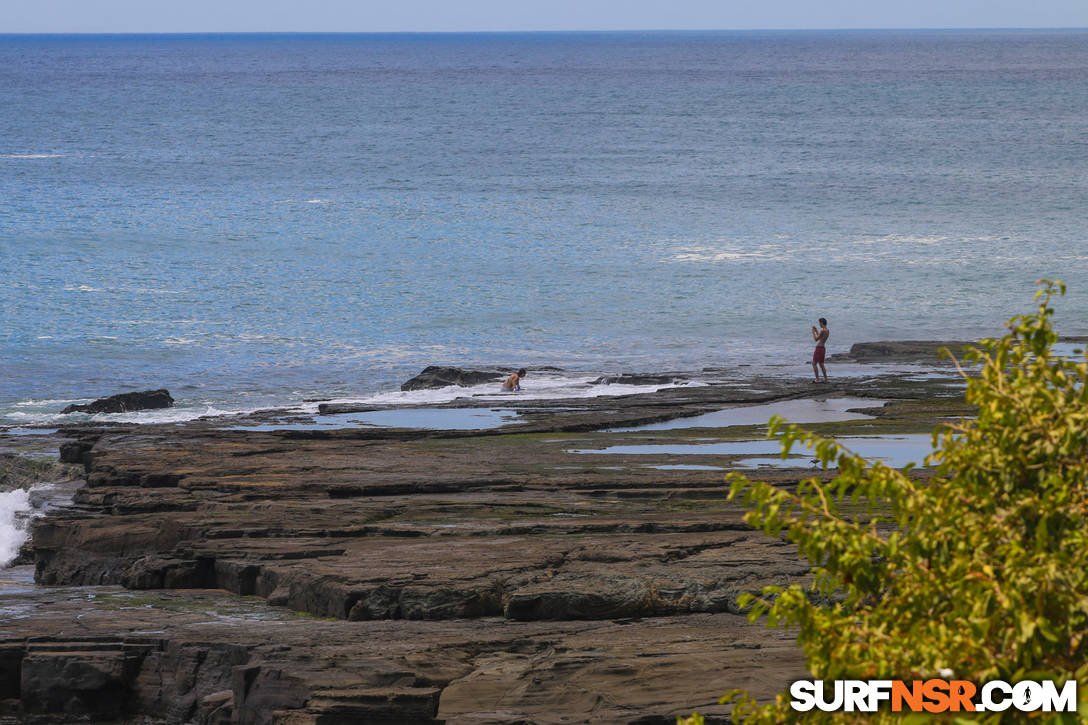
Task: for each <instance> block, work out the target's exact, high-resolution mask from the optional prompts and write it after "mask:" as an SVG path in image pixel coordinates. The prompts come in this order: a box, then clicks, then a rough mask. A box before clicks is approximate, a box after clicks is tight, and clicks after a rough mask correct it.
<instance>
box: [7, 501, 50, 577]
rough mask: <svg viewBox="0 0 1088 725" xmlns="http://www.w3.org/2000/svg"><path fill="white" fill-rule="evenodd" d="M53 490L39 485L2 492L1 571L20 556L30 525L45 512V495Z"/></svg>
mask: <svg viewBox="0 0 1088 725" xmlns="http://www.w3.org/2000/svg"><path fill="white" fill-rule="evenodd" d="M51 489H52V486H51V485H50V484H39V485H37V486H31V487H30V488H29V489H22V488H17V489H15V490H14V491H3V492H0V569H4V568H6V567H8V566H10V565H11V562H12V561H14V560H15V557H16V556H18V555H19V548H20V547H21V546H22V545H23V542H24V541H26V537H27V536H29V535H30V523H31V522H32V521H33V520H34V519H36V518H38V517H39V516H41V515H42V513H43V512H44V510H45V500H44V496H43V494H44V493H46V492H48V491H49V490H51Z"/></svg>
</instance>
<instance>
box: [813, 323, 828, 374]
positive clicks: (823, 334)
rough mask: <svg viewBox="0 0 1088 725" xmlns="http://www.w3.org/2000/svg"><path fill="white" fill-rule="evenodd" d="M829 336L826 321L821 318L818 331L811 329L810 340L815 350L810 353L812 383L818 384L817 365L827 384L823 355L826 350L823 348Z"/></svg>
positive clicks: (814, 327) (814, 328)
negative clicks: (813, 342) (812, 341)
mask: <svg viewBox="0 0 1088 725" xmlns="http://www.w3.org/2000/svg"><path fill="white" fill-rule="evenodd" d="M830 336H831V330H829V329H827V320H826V319H825V318H823V317H821V318H820V329H819V330H817V329H816V326H815V325H814V326H813V327H812V339H813V340H814V341H815V342H816V349H815V350H813V351H812V374H813V376H815V378H816V380H815V381H813V382H817V383H818V382H820V373H819V371H817V369H816V366H817V365H819V366H820V370H822V371H823V373H824V382H825V383H826V382H827V368H826V367H824V354H825V353H826V352H827V349H826V348H825V347H824V346H825V345H826V344H827V338H828V337H830Z"/></svg>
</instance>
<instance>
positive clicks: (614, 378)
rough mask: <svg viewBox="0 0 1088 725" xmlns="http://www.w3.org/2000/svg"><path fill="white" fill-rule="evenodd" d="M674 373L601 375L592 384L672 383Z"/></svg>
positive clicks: (674, 380) (673, 381)
mask: <svg viewBox="0 0 1088 725" xmlns="http://www.w3.org/2000/svg"><path fill="white" fill-rule="evenodd" d="M675 382H676V376H675V375H639V374H637V373H622V374H620V375H602V376H601V377H599V378H597V379H596V380H594V381H593V383H592V384H593V385H672V384H673V383H675Z"/></svg>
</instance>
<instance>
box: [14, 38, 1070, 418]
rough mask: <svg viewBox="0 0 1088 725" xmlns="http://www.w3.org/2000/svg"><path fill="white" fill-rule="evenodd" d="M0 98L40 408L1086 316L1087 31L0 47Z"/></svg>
mask: <svg viewBox="0 0 1088 725" xmlns="http://www.w3.org/2000/svg"><path fill="white" fill-rule="evenodd" d="M0 97H2V98H3V102H2V103H0V129H2V132H0V200H2V201H0V258H2V260H3V264H2V265H0V309H2V310H3V321H4V322H3V325H2V326H0V370H2V371H3V373H2V375H0V420H2V421H7V422H10V423H26V422H33V421H34V420H38V419H42V420H45V419H46V417H44V413H46V412H52V413H55V412H56V411H57V410H59V408H61V407H63V405H64V403H65V402H66V401H69V400H73V399H82V398H87V397H96V396H99V395H103V394H109V393H113V392H118V391H120V390H129V389H146V388H157V387H167V388H169V389H170V391H171V392H172V393H173V395H174V396H175V398H177V399H178V401H179V405H181V406H184V407H187V409H192V410H201V411H203V410H205V409H207V410H208V411H213V412H215V411H221V410H241V409H249V408H252V407H257V406H262V405H270V404H284V403H292V402H298V401H301V400H303V399H305V398H308V397H320V396H338V397H352V396H363V395H367V394H371V393H374V392H379V391H383V390H389V389H392V388H395V387H396V384H398V383H399V382H400V381H402V380H404V379H406V378H407V377H409V376H411V375H412V374H414V373H415V372H417V371H418V370H419V369H420V368H421V367H423V366H424V365H427V364H432V363H445V364H472V363H492V364H504V365H512V366H519V365H545V364H547V365H557V366H560V367H564V368H567V369H570V370H575V371H579V372H583V373H586V375H587V376H589V375H592V374H596V373H604V372H616V371H623V370H660V369H680V370H695V369H698V368H700V367H702V366H709V365H714V366H720V365H730V364H734V363H740V362H745V363H750V362H757V363H758V362H779V361H791V362H795V363H801V362H803V361H804V360H805V359H806V357H807V355H808V353H809V345H810V342H811V341H810V338H809V334H808V329H809V326H810V325H811V324H814V322H815V318H816V317H819V316H825V317H828V318H829V319H830V321H831V329H832V336H831V340H830V347H831V349H832V351H833V352H834V351H839V350H843V349H845V348H847V347H848V346H849V345H850V344H851V343H852V342H856V341H861V340H871V339H925V338H930V339H932V338H946V339H947V338H964V337H975V336H980V335H991V334H995V333H999V332H1000V331H1001V323H1002V322H1003V321H1004V320H1005V319H1006V318H1007V317H1009V316H1011V315H1012V314H1015V313H1019V312H1023V311H1026V310H1028V309H1030V304H1031V303H1030V299H1031V293H1032V291H1033V283H1034V281H1035V280H1036V279H1037V278H1039V277H1043V276H1059V277H1062V278H1063V279H1065V281H1066V282H1068V283H1069V284H1070V285H1071V294H1070V296H1069V297H1067V298H1066V300H1065V301H1064V302H1063V303H1062V305H1061V306H1060V307H1059V315H1058V318H1057V320H1058V324H1059V326H1060V328H1061V329H1062V331H1063V332H1066V333H1068V334H1076V333H1084V332H1086V331H1088V322H1085V318H1084V317H1083V315H1078V314H1076V313H1077V311H1078V310H1079V311H1082V310H1084V309H1085V308H1086V303H1088V252H1086V251H1085V249H1086V247H1085V242H1086V239H1085V237H1086V232H1085V227H1084V219H1083V210H1084V209H1085V208H1088V174H1086V173H1085V169H1086V161H1088V114H1085V113H1084V109H1085V108H1088V33H1086V32H1081V31H1054V32H1035V31H1031V32H1028V31H1022V32H998V31H978V32H931V31H918V32H845V33H836V32H807V33H806V32H775V33H771V32H746V33H605V34H600V33H582V34H578V33H541V34H532V33H529V34H501V33H500V34H481V35H472V34H467V35H462V34H453V35H330V36H307V35H270V36H261V35H255V36H230V35H226V36H0ZM528 382H529V383H531V382H532V380H531V376H530V380H529V381H528Z"/></svg>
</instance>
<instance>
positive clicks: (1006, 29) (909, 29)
mask: <svg viewBox="0 0 1088 725" xmlns="http://www.w3.org/2000/svg"><path fill="white" fill-rule="evenodd" d="M1085 31H1088V26H971V27H967V26H963V27H959V26H901V27H897V26H889V27H859V28H833V27H829V28H602V29H593V28H560V29H534V30H513V29H511V30H348V31H341V30H177V31H175V30H167V31H159V30H146V31H145V30H140V31H14V32H0V38H26V37H47V38H63V37H99V38H116V37H239V36H249V37H254V36H291V37H306V36H311V37H312V36H328V37H361V36H366V37H375V36H445V37H449V36H481V35H484V36H486V35H492V36H497V35H634V34H644V33H652V34H662V35H700V34H705V35H722V34H761V33H767V34H790V33H821V34H822V33H850V34H854V33H1033V32H1055V33H1066V32H1070V33H1076V32H1085Z"/></svg>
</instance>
